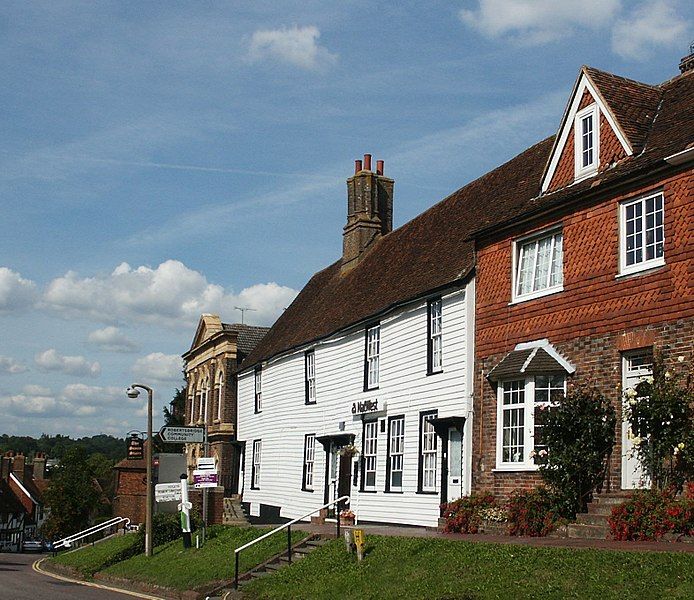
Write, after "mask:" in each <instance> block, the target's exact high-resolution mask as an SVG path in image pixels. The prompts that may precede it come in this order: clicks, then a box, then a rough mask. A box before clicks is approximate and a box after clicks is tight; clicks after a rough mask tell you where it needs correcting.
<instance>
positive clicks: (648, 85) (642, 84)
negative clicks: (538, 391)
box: [581, 65, 662, 90]
mask: <svg viewBox="0 0 694 600" xmlns="http://www.w3.org/2000/svg"><path fill="white" fill-rule="evenodd" d="M581 68H582V69H585V70H590V71H596V72H598V73H600V74H602V75H609V76H610V77H614V78H615V79H620V80H622V81H626V82H628V83H633V84H636V85H641V86H643V87H647V88H650V89H653V90H656V89H658V88H659V87H660V86H661V85H662V84H661V83H656V84H652V83H645V82H643V81H638V80H637V79H631V77H624V76H622V75H617V74H616V73H612V72H611V71H604V70H603V69H598V68H597V67H591V66H590V65H583V67H581Z"/></svg>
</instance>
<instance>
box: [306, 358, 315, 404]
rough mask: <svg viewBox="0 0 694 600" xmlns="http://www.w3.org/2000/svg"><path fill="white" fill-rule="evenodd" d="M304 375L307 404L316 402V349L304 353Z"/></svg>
mask: <svg viewBox="0 0 694 600" xmlns="http://www.w3.org/2000/svg"><path fill="white" fill-rule="evenodd" d="M304 377H305V378H306V379H305V382H304V385H305V386H306V404H315V403H316V351H315V350H309V351H307V352H306V354H305V355H304Z"/></svg>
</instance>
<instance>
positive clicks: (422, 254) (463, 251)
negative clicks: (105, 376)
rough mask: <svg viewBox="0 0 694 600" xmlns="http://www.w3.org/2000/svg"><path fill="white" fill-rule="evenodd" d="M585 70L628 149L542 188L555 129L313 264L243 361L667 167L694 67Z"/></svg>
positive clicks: (426, 281)
mask: <svg viewBox="0 0 694 600" xmlns="http://www.w3.org/2000/svg"><path fill="white" fill-rule="evenodd" d="M587 71H588V73H589V74H590V76H591V77H592V78H593V79H594V82H595V84H596V85H597V86H598V88H599V90H600V92H601V93H602V94H603V96H604V98H605V100H606V101H607V102H608V104H609V105H610V107H611V109H612V110H613V111H614V114H615V117H616V118H617V119H618V121H619V123H620V126H621V127H622V128H623V130H624V131H625V133H626V134H627V135H628V136H629V139H630V142H631V143H632V145H633V146H635V152H634V156H633V157H630V158H628V159H625V160H623V161H621V162H619V163H618V164H617V165H616V166H614V167H612V168H610V169H607V170H606V171H603V172H601V173H600V174H599V175H597V176H595V177H593V178H588V179H586V180H584V181H581V182H580V183H577V184H575V185H571V186H569V187H566V188H563V189H560V190H557V191H555V192H552V193H548V194H544V195H542V194H541V193H540V189H541V178H542V175H543V171H544V168H545V165H546V164H547V162H548V159H549V156H550V153H551V151H552V148H553V142H554V137H550V138H547V139H545V140H544V141H542V142H539V143H538V144H536V145H535V146H532V147H531V148H529V149H528V150H525V151H524V152H522V153H521V154H519V155H518V156H516V157H515V158H513V159H512V160H510V161H509V162H507V163H506V164H504V165H502V166H500V167H498V168H497V169H495V170H493V171H491V172H489V173H487V174H486V175H483V176H482V177H480V178H479V179H477V180H475V181H473V182H472V183H470V184H468V185H466V186H465V187H463V188H461V189H460V190H458V191H457V192H455V193H453V194H451V195H450V196H449V197H447V198H446V199H444V200H442V201H441V202H439V203H438V204H436V205H434V206H433V207H431V208H430V209H429V210H427V211H426V212H424V213H422V214H421V215H419V216H418V217H416V218H415V219H413V220H412V221H410V222H409V223H406V224H405V225H403V226H402V227H400V228H399V229H396V230H395V231H393V232H391V233H389V234H388V235H386V236H384V237H383V238H381V239H380V240H378V242H377V243H376V244H374V246H372V248H371V250H369V252H368V254H367V255H366V256H365V257H364V259H363V260H362V261H361V262H360V263H359V264H358V265H357V266H356V267H355V268H354V269H353V270H351V271H349V272H347V273H346V274H344V275H343V274H341V271H340V261H337V262H335V263H333V264H332V265H330V266H329V267H327V268H326V269H324V270H323V271H320V272H318V273H316V274H315V275H314V276H313V277H312V278H311V280H310V281H309V282H308V284H307V285H306V286H305V287H304V289H303V290H302V291H301V293H300V294H299V295H298V296H297V297H296V299H295V300H294V302H292V304H291V305H290V306H289V307H288V308H287V310H285V311H284V313H283V314H282V315H281V316H280V318H279V319H278V320H277V322H276V323H275V324H274V325H273V327H272V328H271V329H270V331H269V332H268V333H267V335H266V336H265V337H264V338H263V339H262V341H261V342H260V343H259V344H258V346H257V347H256V348H255V350H254V351H253V352H251V353H250V355H249V356H248V357H247V359H246V360H245V361H244V363H243V367H244V368H247V367H250V366H252V365H254V364H256V363H258V362H260V361H263V360H266V359H268V358H270V357H272V356H275V355H277V354H280V353H282V352H286V351H288V350H290V349H292V348H296V347H298V346H303V345H307V344H310V343H311V342H314V341H316V340H318V339H321V338H323V337H327V336H329V335H331V334H333V333H335V332H337V331H340V330H344V329H345V328H347V327H349V326H352V325H357V324H359V323H362V322H364V321H366V320H368V319H374V318H377V317H378V315H380V314H382V313H384V312H385V311H387V310H389V309H390V308H392V307H394V306H397V305H399V304H403V303H405V302H408V301H411V300H414V299H417V298H421V297H424V296H426V295H427V294H432V293H435V292H436V291H437V290H439V289H442V288H444V287H447V286H453V285H457V284H461V283H462V281H463V280H464V279H465V278H466V276H467V275H468V274H470V273H471V272H472V270H473V268H474V239H475V238H477V237H479V236H480V235H486V234H488V233H489V232H492V231H499V230H500V229H501V228H503V227H504V226H509V225H510V224H513V223H518V219H520V218H523V219H524V218H531V217H533V216H535V215H537V214H540V213H543V212H547V211H551V210H556V209H559V208H561V209H566V207H567V206H571V205H572V203H575V202H579V201H580V202H582V201H587V200H590V196H592V195H595V194H599V193H602V192H604V190H605V189H606V188H607V187H608V186H610V185H611V184H613V183H619V182H621V181H624V180H625V179H626V178H628V177H631V176H637V175H640V174H643V173H647V172H651V171H652V170H653V169H655V168H659V167H667V165H666V164H665V162H664V160H663V159H664V158H665V157H667V156H669V155H671V154H674V153H676V152H680V151H682V150H684V149H686V148H687V146H688V144H691V143H692V141H694V119H692V118H691V110H692V106H694V76H692V75H691V74H684V75H680V76H678V77H676V78H674V79H672V80H670V81H668V82H665V83H664V84H662V85H660V86H649V85H645V84H639V83H638V82H633V81H630V80H626V79H623V78H620V77H616V76H613V75H610V74H609V73H604V72H602V71H598V70H597V69H591V68H589V67H588V68H587ZM620 86H623V87H620ZM620 90H623V94H622V93H621V92H620ZM656 100H657V102H656ZM656 108H657V110H655V109H656ZM639 145H641V146H642V149H641V150H640V151H639V150H638V148H639Z"/></svg>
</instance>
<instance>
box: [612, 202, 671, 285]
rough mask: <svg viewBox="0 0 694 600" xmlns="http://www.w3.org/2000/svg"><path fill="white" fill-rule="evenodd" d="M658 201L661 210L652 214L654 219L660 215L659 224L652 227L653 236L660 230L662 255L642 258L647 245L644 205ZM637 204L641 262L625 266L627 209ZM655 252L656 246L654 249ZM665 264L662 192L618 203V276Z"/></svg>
mask: <svg viewBox="0 0 694 600" xmlns="http://www.w3.org/2000/svg"><path fill="white" fill-rule="evenodd" d="M656 199H660V204H661V210H660V211H655V212H654V218H656V215H657V214H658V213H660V215H661V224H660V226H658V227H654V228H653V231H654V235H655V233H656V232H657V231H658V230H659V229H660V230H662V236H663V240H662V246H663V250H662V255H661V256H655V257H654V258H651V259H646V258H643V257H645V254H646V249H647V247H648V245H649V244H647V242H646V234H647V229H646V226H647V223H646V218H647V215H646V203H647V202H648V200H654V201H656ZM637 204H640V205H641V217H640V220H641V246H640V249H641V256H642V258H643V259H642V260H641V261H640V262H637V263H634V264H632V265H627V208H628V207H630V206H635V205H637ZM655 249H656V250H657V245H656V248H655ZM664 264H665V195H664V194H663V192H662V191H657V192H653V193H651V194H646V195H644V196H640V197H638V198H633V199H631V200H625V201H623V202H620V203H619V275H618V276H621V275H631V274H632V273H638V272H639V271H645V270H647V269H653V268H655V267H661V266H663V265H664Z"/></svg>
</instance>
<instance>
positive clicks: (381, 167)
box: [376, 160, 383, 175]
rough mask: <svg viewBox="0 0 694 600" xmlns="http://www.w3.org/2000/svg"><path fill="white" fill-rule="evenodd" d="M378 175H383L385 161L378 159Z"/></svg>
mask: <svg viewBox="0 0 694 600" xmlns="http://www.w3.org/2000/svg"><path fill="white" fill-rule="evenodd" d="M376 175H383V161H382V160H377V161H376Z"/></svg>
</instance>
